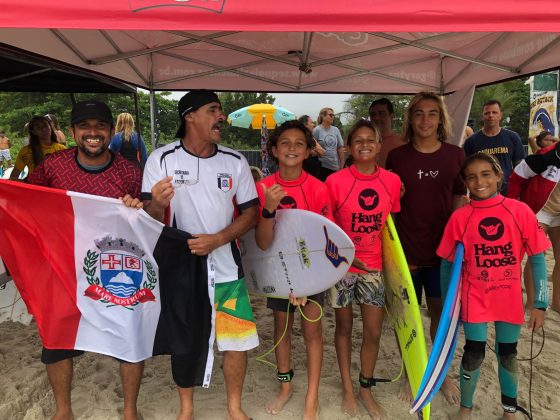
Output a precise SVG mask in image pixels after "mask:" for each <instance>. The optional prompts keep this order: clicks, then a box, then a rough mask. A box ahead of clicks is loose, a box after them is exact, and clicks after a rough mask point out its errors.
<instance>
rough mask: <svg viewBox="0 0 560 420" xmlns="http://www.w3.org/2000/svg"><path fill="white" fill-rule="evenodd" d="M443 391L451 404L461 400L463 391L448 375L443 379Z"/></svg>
mask: <svg viewBox="0 0 560 420" xmlns="http://www.w3.org/2000/svg"><path fill="white" fill-rule="evenodd" d="M441 392H442V394H443V396H444V397H445V399H446V400H447V402H448V403H449V404H453V405H456V404H459V403H460V402H461V391H460V390H459V387H458V386H457V384H456V383H455V381H454V380H453V379H451V378H450V377H449V376H446V377H445V379H444V380H443V383H442V384H441ZM467 410H468V409H467Z"/></svg>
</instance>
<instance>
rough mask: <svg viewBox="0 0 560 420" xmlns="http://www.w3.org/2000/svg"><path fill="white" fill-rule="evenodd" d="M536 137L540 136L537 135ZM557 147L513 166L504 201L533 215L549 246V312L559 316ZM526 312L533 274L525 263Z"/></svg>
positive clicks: (559, 165) (559, 164)
mask: <svg viewBox="0 0 560 420" xmlns="http://www.w3.org/2000/svg"><path fill="white" fill-rule="evenodd" d="M539 136H540V135H539ZM558 181H560V143H558V142H556V143H553V145H550V146H548V147H547V148H546V149H541V150H539V151H538V152H537V153H535V154H532V155H529V156H527V157H526V158H525V159H523V160H522V161H521V162H520V163H519V165H517V166H516V167H515V168H514V170H513V173H512V174H511V176H510V178H509V183H510V185H509V188H508V197H509V198H514V199H517V200H520V201H522V202H524V203H526V204H527V205H528V206H529V207H530V208H531V210H533V212H535V214H536V215H537V219H538V221H539V224H540V225H541V227H542V229H543V230H544V232H545V233H547V234H548V236H549V238H550V241H551V242H552V251H553V254H554V268H553V269H552V278H551V279H552V303H551V308H552V309H553V310H554V311H556V312H559V313H560V188H559V184H558ZM523 278H524V281H525V291H526V293H527V302H526V305H525V306H526V308H527V309H532V308H533V306H532V304H533V298H534V296H533V289H534V281H533V272H532V270H531V265H530V264H529V263H528V262H527V263H526V264H525V270H524V272H523Z"/></svg>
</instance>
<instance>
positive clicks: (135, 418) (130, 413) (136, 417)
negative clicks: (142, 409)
mask: <svg viewBox="0 0 560 420" xmlns="http://www.w3.org/2000/svg"><path fill="white" fill-rule="evenodd" d="M142 419H143V417H142V415H141V414H140V413H138V410H137V409H136V407H134V408H131V409H125V410H124V411H123V420H142Z"/></svg>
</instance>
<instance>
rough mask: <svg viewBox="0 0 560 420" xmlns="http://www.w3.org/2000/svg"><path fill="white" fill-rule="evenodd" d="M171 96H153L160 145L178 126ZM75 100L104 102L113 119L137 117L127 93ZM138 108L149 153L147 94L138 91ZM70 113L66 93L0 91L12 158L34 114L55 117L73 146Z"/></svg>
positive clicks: (0, 125)
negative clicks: (120, 115) (127, 113)
mask: <svg viewBox="0 0 560 420" xmlns="http://www.w3.org/2000/svg"><path fill="white" fill-rule="evenodd" d="M170 94H171V93H170V92H158V93H156V102H157V114H156V131H159V138H158V141H159V143H167V142H169V141H171V140H173V139H174V138H175V132H176V130H177V127H178V126H179V116H178V114H177V101H176V100H174V99H172V98H170V97H169V95H170ZM74 99H75V100H76V101H83V100H87V99H95V100H99V101H104V102H107V104H108V105H109V107H110V108H111V109H112V111H113V116H114V117H115V118H116V116H117V115H118V114H120V113H121V112H129V113H131V114H133V115H134V117H135V118H136V115H135V109H134V98H133V96H132V95H129V94H116V93H115V94H112V93H110V94H98V93H78V94H75V95H74ZM138 108H139V112H140V127H141V132H142V136H143V138H144V140H145V142H146V146H147V147H148V151H150V150H151V145H152V138H151V129H150V95H149V94H147V93H144V92H138ZM71 110H72V99H71V96H70V95H69V94H65V93H23V92H0V129H2V130H4V131H5V132H6V135H7V136H8V137H9V138H10V139H11V140H12V142H13V143H14V146H13V148H12V154H14V156H15V155H17V152H18V151H19V149H20V148H21V146H22V145H23V139H24V138H25V137H27V133H26V132H25V129H24V126H25V124H26V123H27V122H28V121H29V120H30V119H31V117H32V116H33V115H44V114H47V113H49V114H54V115H56V117H57V119H58V121H59V123H60V125H61V129H62V131H64V132H65V134H66V137H67V138H68V144H69V145H74V142H73V140H72V138H71V136H70V131H69V129H68V128H69V124H70V113H71ZM136 123H137V125H138V121H137V122H136Z"/></svg>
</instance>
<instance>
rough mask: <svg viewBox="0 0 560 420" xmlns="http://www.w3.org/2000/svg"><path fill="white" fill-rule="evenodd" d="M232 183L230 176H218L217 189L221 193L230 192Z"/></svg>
mask: <svg viewBox="0 0 560 420" xmlns="http://www.w3.org/2000/svg"><path fill="white" fill-rule="evenodd" d="M232 183H233V176H232V175H231V174H218V188H220V189H221V190H222V191H223V192H228V191H229V190H231V187H232Z"/></svg>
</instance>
